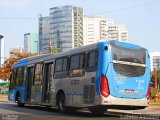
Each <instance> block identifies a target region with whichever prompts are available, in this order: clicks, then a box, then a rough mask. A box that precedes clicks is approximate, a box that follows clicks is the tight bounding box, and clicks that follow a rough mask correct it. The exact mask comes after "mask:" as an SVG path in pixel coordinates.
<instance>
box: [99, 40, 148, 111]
mask: <svg viewBox="0 0 160 120" xmlns="http://www.w3.org/2000/svg"><path fill="white" fill-rule="evenodd" d="M105 47H106V46H105ZM107 48H108V49H107V50H106V49H103V50H102V51H101V52H102V54H103V59H100V62H101V64H99V67H98V69H99V70H100V71H101V74H99V78H100V81H99V84H100V85H99V88H98V86H97V90H99V91H98V92H99V93H100V102H99V103H100V105H107V106H111V108H114V107H116V106H117V107H119V106H132V107H138V106H139V107H146V106H148V102H149V97H150V89H149V88H150V87H149V81H150V65H149V55H148V51H147V50H146V49H144V48H141V47H139V46H136V45H132V44H128V43H122V42H116V41H112V42H109V45H108V46H107ZM97 76H98V74H97Z"/></svg>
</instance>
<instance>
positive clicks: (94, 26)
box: [83, 16, 107, 45]
mask: <svg viewBox="0 0 160 120" xmlns="http://www.w3.org/2000/svg"><path fill="white" fill-rule="evenodd" d="M106 30H107V21H106V20H105V19H103V18H102V17H100V16H84V19H83V45H89V44H92V43H97V42H99V41H100V40H107V31H106Z"/></svg>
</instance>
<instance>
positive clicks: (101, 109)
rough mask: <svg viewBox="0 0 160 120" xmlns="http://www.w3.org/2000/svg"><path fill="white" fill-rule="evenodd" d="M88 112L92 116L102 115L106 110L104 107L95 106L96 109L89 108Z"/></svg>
mask: <svg viewBox="0 0 160 120" xmlns="http://www.w3.org/2000/svg"><path fill="white" fill-rule="evenodd" d="M89 110H90V111H91V113H92V114H93V115H103V114H104V113H105V112H106V110H107V108H106V107H104V106H97V107H91V108H89Z"/></svg>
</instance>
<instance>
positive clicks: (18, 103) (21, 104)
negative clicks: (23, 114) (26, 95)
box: [17, 96, 24, 107]
mask: <svg viewBox="0 0 160 120" xmlns="http://www.w3.org/2000/svg"><path fill="white" fill-rule="evenodd" d="M17 106H18V107H24V103H21V100H20V97H19V96H18V98H17Z"/></svg>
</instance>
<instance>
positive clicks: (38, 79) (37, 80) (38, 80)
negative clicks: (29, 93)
mask: <svg viewBox="0 0 160 120" xmlns="http://www.w3.org/2000/svg"><path fill="white" fill-rule="evenodd" d="M42 79H43V63H38V64H36V65H35V71H34V80H33V85H41V84H42Z"/></svg>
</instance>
